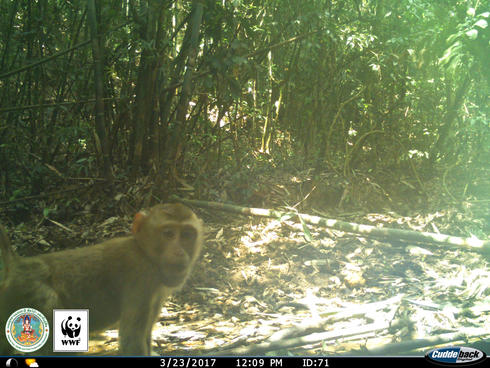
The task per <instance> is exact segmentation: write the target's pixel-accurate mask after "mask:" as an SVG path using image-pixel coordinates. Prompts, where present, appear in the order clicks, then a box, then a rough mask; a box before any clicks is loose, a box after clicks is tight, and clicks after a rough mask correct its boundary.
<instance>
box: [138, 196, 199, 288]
mask: <svg viewBox="0 0 490 368" xmlns="http://www.w3.org/2000/svg"><path fill="white" fill-rule="evenodd" d="M132 231H133V235H134V237H135V239H136V243H137V245H138V246H139V247H140V248H141V249H142V251H143V252H144V253H145V254H146V255H147V256H148V257H149V259H150V260H151V261H152V262H153V263H155V264H157V265H158V267H159V269H160V272H161V275H162V278H163V280H162V281H163V283H164V284H165V285H166V286H170V287H177V286H180V285H182V284H183V283H184V281H185V279H186V278H187V276H188V275H189V273H190V271H191V269H192V266H193V265H194V262H195V261H196V259H197V257H198V256H199V253H200V251H201V245H202V222H201V220H200V219H198V218H197V216H196V215H195V213H194V212H192V211H191V209H189V208H188V207H186V206H184V205H183V204H180V203H175V204H163V205H162V204H159V205H156V206H154V207H152V208H150V209H149V210H148V211H141V212H138V213H137V214H136V216H135V219H134V222H133V228H132Z"/></svg>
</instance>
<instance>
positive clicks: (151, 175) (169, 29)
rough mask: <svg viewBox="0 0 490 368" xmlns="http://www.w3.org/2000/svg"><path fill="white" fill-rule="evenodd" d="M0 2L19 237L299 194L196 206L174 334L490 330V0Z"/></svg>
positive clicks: (219, 336)
mask: <svg viewBox="0 0 490 368" xmlns="http://www.w3.org/2000/svg"><path fill="white" fill-rule="evenodd" d="M0 14H2V16H1V17H0V223H3V224H5V225H6V227H7V229H8V230H9V237H10V239H12V243H13V245H14V248H15V249H16V251H17V252H18V253H19V254H21V255H32V254H39V253H43V252H46V251H53V250H61V249H66V248H72V247H78V246H82V245H87V244H93V243H96V242H100V241H102V240H103V239H107V238H113V237H115V236H118V235H122V234H127V233H128V230H129V226H128V224H129V223H130V221H131V217H132V215H133V214H134V213H135V212H137V211H138V210H139V209H141V208H144V207H148V206H150V205H152V204H154V203H157V202H165V201H173V200H175V198H174V197H172V196H174V195H177V196H179V197H180V198H187V199H194V200H196V199H197V200H201V201H208V203H209V202H218V203H220V204H221V203H227V204H233V205H236V206H242V207H259V208H274V209H280V210H282V211H284V212H287V213H288V215H287V216H283V217H282V218H281V221H275V222H274V221H268V222H266V221H265V220H263V219H257V218H244V217H243V216H242V217H240V216H238V215H229V214H225V213H223V212H221V211H220V210H219V209H218V210H217V209H216V208H219V207H215V209H209V208H208V209H202V208H198V207H199V206H196V207H195V208H194V209H195V210H196V212H197V213H198V215H199V216H200V217H202V218H203V219H204V222H205V224H206V229H207V230H206V231H207V234H206V239H207V241H206V245H205V251H204V252H203V257H202V260H201V263H200V264H199V265H198V266H197V268H198V271H196V272H195V273H194V276H193V278H192V279H191V280H190V283H189V285H190V286H188V287H189V288H192V292H183V293H182V294H180V295H177V297H176V299H174V302H175V303H177V304H173V302H172V303H169V304H168V305H167V309H165V310H166V313H167V314H165V317H164V319H162V322H161V323H162V324H165V323H167V326H166V329H165V332H162V333H160V332H158V338H159V339H160V341H158V349H159V352H160V353H162V354H168V353H169V352H177V353H179V352H180V353H181V352H182V351H185V352H186V353H188V352H189V351H193V352H196V349H199V351H200V352H201V353H202V352H207V353H214V352H216V351H217V350H216V349H218V348H221V347H223V346H224V345H223V344H224V342H231V344H230V346H232V347H233V346H236V345H237V344H234V343H233V341H234V339H235V338H236V339H237V340H236V341H238V342H240V341H243V339H245V340H246V341H245V343H246V344H245V346H248V347H249V348H250V350H228V351H227V353H228V355H233V354H238V353H240V354H245V353H250V354H264V353H270V352H271V351H273V352H276V353H278V352H279V353H280V354H283V355H286V354H300V355H301V354H303V355H304V354H327V353H328V354H330V353H335V354H339V353H351V352H352V351H353V349H361V351H362V352H363V353H364V354H366V351H367V350H366V346H368V345H369V343H371V342H373V343H374V345H373V346H375V345H376V344H378V346H379V344H386V343H388V344H389V346H388V347H386V348H385V349H384V350H375V351H374V352H375V353H377V354H384V353H390V354H392V353H394V352H395V353H400V354H402V353H406V352H407V351H410V350H412V349H415V348H416V347H417V346H418V348H420V349H421V348H424V347H425V348H427V344H431V343H432V342H434V341H436V340H434V339H435V336H436V335H437V336H439V337H438V338H439V340H437V341H439V343H442V342H452V343H454V344H456V345H457V344H458V343H459V344H462V343H461V340H458V339H457V338H459V337H460V334H465V336H473V338H474V340H471V339H469V338H468V340H462V341H463V343H464V342H468V341H478V342H481V343H482V344H483V343H484V344H486V345H482V346H484V347H485V348H488V346H490V345H489V342H488V341H489V340H488V339H489V335H488V328H487V329H486V330H485V326H488V323H489V321H490V320H489V318H490V313H489V312H490V307H489V306H490V299H489V298H490V289H489V285H490V283H489V280H490V271H489V268H488V260H489V255H488V245H489V243H488V241H489V240H488V239H489V236H488V234H490V206H489V201H490V175H489V174H490V166H489V162H490V129H489V120H488V113H489V105H488V102H489V91H490V47H489V42H490V28H489V27H488V21H489V18H490V8H488V3H487V2H483V1H480V0H471V1H466V0H465V1H463V0H444V1H440V0H436V1H429V0H403V1H399V0H377V1H374V0H346V1H344V0H308V1H303V0H270V1H266V0H219V1H218V0H189V1H185V0H168V1H163V0H123V1H121V0H104V1H102V0H99V1H97V0H86V1H73V0H22V1H11V0H0ZM194 204H197V202H194ZM238 211H241V209H240V208H238ZM242 213H243V211H242ZM298 213H303V214H319V215H321V216H324V217H329V218H335V219H340V220H343V221H346V222H355V223H359V224H372V225H374V226H377V227H383V226H385V227H389V228H397V229H406V230H413V231H416V232H419V231H429V232H433V233H442V234H444V233H445V234H451V235H455V236H459V237H464V238H467V239H470V240H471V239H473V240H475V239H476V238H478V239H480V240H482V241H486V243H485V244H486V245H485V246H486V248H485V249H486V252H487V253H485V249H484V248H480V249H477V250H475V252H473V249H468V247H466V248H464V247H461V248H458V247H455V248H454V247H451V248H444V247H442V248H432V247H431V246H430V245H429V244H427V243H425V242H424V241H422V242H420V241H419V243H417V246H413V245H414V244H412V243H410V242H409V243H403V242H401V240H402V239H400V238H399V237H397V234H399V233H388V234H387V235H388V236H387V237H385V238H384V239H383V241H382V242H381V241H380V240H379V239H378V240H374V239H373V238H371V237H370V235H369V234H367V235H366V234H362V235H360V236H353V235H352V234H350V233H356V231H352V232H351V231H350V230H352V229H347V231H346V232H339V231H338V228H337V230H335V231H334V230H331V229H329V230H324V229H319V228H318V227H316V226H313V225H311V223H310V224H307V222H306V220H305V217H304V216H303V215H301V216H300V215H298V216H297V217H294V215H295V214H296V215H297V214H298ZM293 217H294V218H295V219H296V223H293V222H291V221H292V219H293ZM342 230H345V229H342ZM357 233H358V232H357ZM393 234H394V235H393ZM403 240H404V241H406V240H407V239H403ZM458 241H459V240H458V239H456V240H455V241H454V242H453V243H454V244H452V245H453V246H454V245H455V244H456V243H457V242H458ZM475 242H476V240H475ZM480 244H481V243H480ZM456 245H457V244H456ZM0 263H1V262H0ZM0 268H1V264H0ZM380 300H384V301H385V302H382V303H381V302H379V301H380ZM365 303H373V304H369V307H365V305H367V304H365ZM380 303H381V304H380ZM449 307H450V308H449ZM329 308H330V309H329ZM373 308H374V309H373ZM376 308H378V312H379V316H378V317H379V321H382V322H383V323H382V324H381V326H382V327H379V326H380V325H379V324H377V323H373V318H374V317H373V316H372V315H370V314H369V313H371V312H370V311H373V310H375V309H376ZM448 308H449V309H448ZM388 310H389V311H388ZM387 311H388V312H389V313H388V312H387ZM261 313H262V314H261ZM322 313H323V314H322ZM336 313H338V315H337V314H336ZM363 313H364V314H365V316H364V317H363V316H360V315H361V314H363ZM387 314H388V316H386V315H387ZM257 316H261V317H260V318H259V317H257ZM320 317H323V320H322V319H321V318H320ZM162 318H163V317H162ZM363 318H364V319H363ZM374 319H375V320H376V318H374ZM305 320H306V321H309V323H308V324H307V325H306V324H305V322H304V321H305ZM319 320H322V322H318V321H319ZM395 320H396V322H393V321H395ZM165 321H167V322H165ZM168 321H170V322H168ZM387 321H389V323H388V322H387ZM313 322H314V323H316V325H315V326H313V325H310V323H313ZM335 323H337V326H335ZM371 323H372V325H375V326H374V327H370V326H372V325H370V324H371ZM298 324H299V325H300V326H304V328H303V329H301V331H300V332H301V333H303V335H307V334H308V333H311V331H321V333H320V335H315V336H314V337H311V336H310V338H309V339H308V341H309V342H310V343H311V345H310V346H309V347H307V348H303V347H302V345H304V342H303V343H301V342H300V343H298V342H297V341H296V340H293V339H290V340H287V339H288V337H287V335H286V333H288V334H292V332H291V331H293V330H289V326H297V325H298ZM215 326H216V327H215ZM393 326H395V327H393ZM369 328H371V329H369ZM278 330H280V331H283V330H284V331H285V334H284V335H280V336H282V338H280V337H278V336H277V335H275V333H276V332H278ZM327 330H328V332H327V333H326V335H325V334H323V332H325V331H327ZM189 331H192V334H191V333H190V332H189ZM294 331H295V332H294V333H296V334H297V333H298V332H297V330H294ZM352 331H357V336H353V332H352ZM373 331H374V335H369V333H370V332H371V333H372V332H373ZM333 332H336V334H333ZM366 333H367V334H368V335H366ZM448 333H449V335H448ZM450 333H452V335H451V334H450ZM438 334H440V335H438ZM169 335H170V337H168V336H169ZM191 335H192V336H194V339H190V338H189V336H191ZM268 336H272V337H274V338H275V340H274V339H273V341H275V343H273V346H272V347H271V345H267V346H266V347H265V348H264V345H261V346H262V350H252V348H254V347H256V346H255V344H259V343H260V342H262V341H264V340H265V339H266V338H267V337H268ZM366 336H371V337H373V336H374V340H376V341H372V340H369V343H368V340H367V337H366ZM429 337H430V339H428V338H429ZM433 337H434V339H432V338H433ZM154 338H155V336H154ZM278 338H279V339H280V340H279V342H277V341H278V340H277V339H278ZM341 338H345V339H344V340H342V344H343V345H340V340H341ZM417 338H420V339H426V340H423V341H425V342H423V343H422V345H420V344H419V345H417V346H416V345H413V344H412V345H405V346H402V347H397V348H396V349H397V350H396V349H395V348H394V347H393V344H392V343H399V342H400V341H404V340H409V341H411V340H413V339H417ZM356 339H357V340H356ZM427 339H428V340H427ZM484 339H486V340H484ZM108 340H109V341H105V342H103V343H102V348H101V350H102V351H106V350H107V349H109V348H108V346H111V345H110V344H111V343H112V346H113V345H114V341H116V342H117V339H116V340H114V336H113V335H109V339H108ZM285 340H287V341H285ZM353 340H355V344H357V345H355V346H354V345H352V344H354V343H351V342H352V341H353ZM326 341H335V342H336V344H334V345H332V344H330V345H329V344H328V343H326ZM174 343H176V344H177V345H178V346H174V345H172V344H174ZM186 344H187V345H186ZM198 344H200V345H199V346H198ZM274 344H275V345H274ZM424 344H425V345H424ZM184 345H185V346H184ZM225 345H226V344H225ZM238 345H239V344H238ZM473 346H475V345H473ZM113 347H114V346H113ZM286 347H287V350H284V349H285V348H286ZM206 349H208V350H206ZM295 349H296V350H295ZM393 349H395V350H393ZM225 350H226V347H225ZM91 351H92V350H91ZM486 352H487V354H488V352H489V351H488V350H487V351H486Z"/></svg>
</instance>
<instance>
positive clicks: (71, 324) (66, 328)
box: [61, 316, 82, 339]
mask: <svg viewBox="0 0 490 368" xmlns="http://www.w3.org/2000/svg"><path fill="white" fill-rule="evenodd" d="M80 321H81V319H80V317H77V319H76V321H75V320H74V319H73V317H72V316H68V318H67V319H65V320H63V322H61V332H63V335H65V337H66V336H68V337H70V338H72V339H73V338H75V337H78V335H80V329H81V328H82V327H81V323H80Z"/></svg>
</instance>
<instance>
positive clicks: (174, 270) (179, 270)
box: [166, 262, 189, 276]
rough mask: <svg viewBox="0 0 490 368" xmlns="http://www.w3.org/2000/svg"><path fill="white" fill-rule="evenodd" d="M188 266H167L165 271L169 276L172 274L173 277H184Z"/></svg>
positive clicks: (182, 264) (181, 264) (174, 264)
mask: <svg viewBox="0 0 490 368" xmlns="http://www.w3.org/2000/svg"><path fill="white" fill-rule="evenodd" d="M188 267H189V265H188V264H187V262H182V263H173V264H168V265H167V267H166V271H167V273H169V274H174V275H175V276H180V275H185V274H186V273H187V268H188Z"/></svg>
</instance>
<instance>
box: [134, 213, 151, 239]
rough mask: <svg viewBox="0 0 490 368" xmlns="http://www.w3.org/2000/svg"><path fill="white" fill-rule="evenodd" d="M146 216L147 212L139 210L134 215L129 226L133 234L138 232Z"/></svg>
mask: <svg viewBox="0 0 490 368" xmlns="http://www.w3.org/2000/svg"><path fill="white" fill-rule="evenodd" d="M147 216H148V214H147V213H146V212H144V211H140V212H138V213H137V214H136V215H134V220H133V226H132V227H131V232H132V233H133V234H137V233H139V232H140V230H141V224H142V223H143V221H144V220H145V218H146V217H147Z"/></svg>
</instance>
